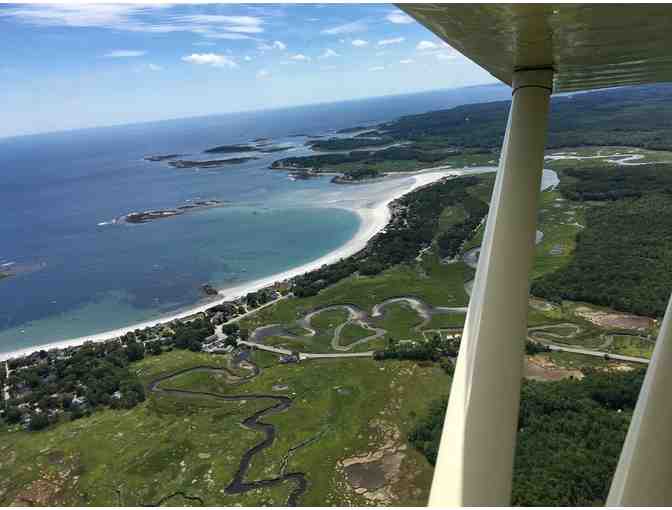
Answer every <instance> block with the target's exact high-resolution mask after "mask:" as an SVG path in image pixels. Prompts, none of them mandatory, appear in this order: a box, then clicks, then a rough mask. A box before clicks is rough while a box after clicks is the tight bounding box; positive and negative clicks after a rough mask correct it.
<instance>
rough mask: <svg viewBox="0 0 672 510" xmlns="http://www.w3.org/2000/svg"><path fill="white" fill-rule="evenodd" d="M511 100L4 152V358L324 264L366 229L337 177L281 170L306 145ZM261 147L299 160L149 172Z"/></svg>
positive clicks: (273, 118)
mask: <svg viewBox="0 0 672 510" xmlns="http://www.w3.org/2000/svg"><path fill="white" fill-rule="evenodd" d="M508 93H509V92H508V90H507V89H506V88H505V87H495V86H487V87H471V88H469V89H462V91H461V92H460V90H453V91H441V92H431V93H423V94H413V95H408V96H395V97H390V98H375V99H371V100H363V101H350V102H344V103H335V104H325V105H314V106H310V107H300V108H292V109H283V110H274V111H266V112H252V113H240V114H227V115H216V116H209V117H200V118H190V119H180V120H171V121H162V122H153V123H146V124H135V125H129V126H118V127H110V128H97V129H87V130H77V131H69V132H61V133H53V134H45V135H32V136H22V137H15V138H5V139H0V172H1V173H0V175H1V185H0V203H2V215H1V216H0V271H2V270H3V267H4V268H11V269H13V270H14V269H16V268H18V271H17V273H18V274H16V275H14V276H11V277H9V278H3V279H0V352H8V351H13V350H17V349H23V348H28V347H33V346H39V345H42V344H45V343H50V342H55V341H59V340H63V339H68V338H73V337H80V336H84V335H90V334H94V333H99V332H103V331H107V330H110V329H116V328H120V327H123V326H127V325H129V324H134V323H137V322H141V321H145V320H150V319H155V318H157V317H160V316H161V315H165V314H168V313H171V312H175V311H177V310H180V309H183V308H185V307H189V306H191V305H194V304H197V303H199V301H202V300H203V299H204V293H203V290H202V285H203V284H205V283H209V284H212V285H214V286H215V287H217V288H227V287H233V286H237V285H240V284H243V283H245V282H249V281H252V280H257V279H259V278H263V277H268V276H271V275H273V274H277V273H280V272H282V271H285V270H288V269H290V268H293V267H297V266H301V265H303V264H305V263H307V262H310V261H312V260H315V259H317V258H319V257H321V256H322V255H324V254H326V253H328V252H330V251H332V250H334V249H336V248H338V247H339V246H341V245H343V244H344V243H346V242H347V241H348V240H350V239H351V238H352V237H353V236H354V235H355V233H356V232H357V229H358V227H359V217H358V216H357V215H356V214H355V213H354V212H352V211H348V210H346V209H340V208H334V207H329V206H328V204H327V203H326V202H327V201H326V200H325V197H333V195H334V193H341V194H344V193H346V194H347V193H348V189H347V188H348V187H347V186H342V185H338V184H332V183H331V182H330V180H329V178H328V177H325V178H319V179H311V180H296V181H294V180H291V179H290V178H289V177H288V175H287V174H286V173H285V172H281V171H272V170H270V169H269V168H268V166H269V165H270V164H271V163H272V162H273V161H274V160H276V159H280V158H282V157H287V156H290V155H303V154H307V153H308V152H309V150H308V149H307V148H306V146H305V145H304V143H305V141H306V138H305V136H298V135H305V134H310V135H314V134H329V133H333V132H334V131H336V130H338V129H341V128H345V127H351V126H354V125H359V124H363V123H378V122H382V121H386V120H391V119H394V118H396V117H398V116H400V115H404V114H409V113H419V112H424V111H429V110H435V109H440V108H447V107H451V106H455V105H458V104H463V103H466V102H477V101H483V100H494V99H503V98H505V97H506V96H507V94H508ZM258 138H269V139H271V140H272V143H273V144H274V145H288V146H291V147H292V148H291V150H289V151H286V152H278V153H272V154H265V155H263V156H262V157H261V159H258V160H254V161H249V162H246V163H244V164H240V165H233V166H228V167H221V168H217V169H209V170H203V169H199V170H194V169H176V168H173V167H171V166H169V165H167V164H166V163H162V162H149V161H145V160H144V159H143V157H144V156H147V155H157V154H169V153H183V154H189V155H190V158H194V159H199V158H201V159H216V158H225V157H233V156H234V155H204V154H202V151H203V150H205V149H207V148H209V147H213V146H216V145H223V144H236V143H249V142H250V141H251V140H254V139H258ZM205 156H208V157H207V158H206V157H205ZM190 158H187V159H190ZM208 199H216V200H222V201H225V202H226V205H225V206H223V207H218V208H211V209H205V210H199V211H195V212H191V213H188V214H184V215H181V216H176V217H172V218H166V219H159V220H155V221H151V222H148V223H143V224H112V223H111V221H112V220H113V219H114V218H117V217H119V216H122V215H125V214H127V213H129V212H132V211H145V210H149V209H164V208H173V207H176V206H179V205H185V204H188V203H190V202H194V201H197V200H208Z"/></svg>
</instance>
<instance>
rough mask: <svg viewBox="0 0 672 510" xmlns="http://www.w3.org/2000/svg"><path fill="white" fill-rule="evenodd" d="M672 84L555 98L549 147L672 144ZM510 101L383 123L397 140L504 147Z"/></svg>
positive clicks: (388, 132)
mask: <svg viewBox="0 0 672 510" xmlns="http://www.w3.org/2000/svg"><path fill="white" fill-rule="evenodd" d="M671 97H672V87H671V86H670V85H667V84H665V85H651V86H644V87H632V88H625V89H617V90H605V91H599V92H592V93H590V94H575V95H573V96H571V97H554V98H553V99H552V101H551V115H550V121H549V134H548V141H547V147H577V146H582V145H594V146H597V145H602V146H607V145H627V146H631V147H644V148H648V149H670V148H672V135H670V130H669V123H668V121H669V117H670V114H671V113H672V106H671V101H670V99H671ZM509 106H510V101H498V102H492V103H481V104H469V105H463V106H458V107H456V108H452V109H450V110H440V111H434V112H429V113H423V114H420V115H409V116H406V117H402V118H400V119H399V120H396V121H393V122H388V123H386V124H383V125H381V126H379V128H378V129H381V130H383V131H384V132H385V134H386V135H387V136H390V137H392V138H394V139H395V140H410V141H416V140H427V139H430V140H432V139H436V140H437V142H438V143H442V144H444V145H443V146H452V147H474V148H484V149H485V148H497V149H498V148H499V147H500V146H501V144H502V140H503V137H504V130H505V127H506V117H507V114H508V110H509Z"/></svg>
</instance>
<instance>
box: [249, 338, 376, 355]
mask: <svg viewBox="0 0 672 510" xmlns="http://www.w3.org/2000/svg"><path fill="white" fill-rule="evenodd" d="M238 345H247V346H248V347H254V348H255V349H259V350H261V351H268V352H273V353H275V354H285V355H289V354H293V352H292V351H291V350H289V349H283V348H282V347H273V346H272V345H264V344H258V343H256V342H249V341H247V340H240V341H239V342H238ZM372 356H373V351H366V352H343V353H332V354H322V353H316V352H299V359H321V358H371V357H372Z"/></svg>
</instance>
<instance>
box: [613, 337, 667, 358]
mask: <svg viewBox="0 0 672 510" xmlns="http://www.w3.org/2000/svg"><path fill="white" fill-rule="evenodd" d="M612 338H613V343H612V345H611V346H610V347H609V348H608V351H609V352H613V353H614V354H622V355H624V356H635V357H637V358H651V355H652V354H653V346H654V345H655V343H654V342H652V341H651V340H647V339H644V338H639V337H636V336H632V335H613V336H612Z"/></svg>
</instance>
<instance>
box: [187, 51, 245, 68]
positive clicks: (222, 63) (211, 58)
mask: <svg viewBox="0 0 672 510" xmlns="http://www.w3.org/2000/svg"><path fill="white" fill-rule="evenodd" d="M182 60H183V61H184V62H189V63H191V64H199V65H209V66H212V67H228V68H230V69H233V68H236V67H238V64H236V63H235V62H234V61H233V60H232V59H231V58H229V57H227V56H225V55H218V54H217V53H192V54H191V55H188V56H185V57H182Z"/></svg>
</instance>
